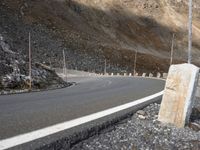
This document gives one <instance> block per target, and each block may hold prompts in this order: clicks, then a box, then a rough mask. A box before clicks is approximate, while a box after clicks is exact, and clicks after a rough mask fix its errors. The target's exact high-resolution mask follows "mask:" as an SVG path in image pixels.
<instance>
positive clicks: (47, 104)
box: [0, 77, 165, 140]
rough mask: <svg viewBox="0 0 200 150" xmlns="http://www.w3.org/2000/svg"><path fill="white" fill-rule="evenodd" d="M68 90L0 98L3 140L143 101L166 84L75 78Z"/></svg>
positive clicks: (0, 128) (141, 80)
mask: <svg viewBox="0 0 200 150" xmlns="http://www.w3.org/2000/svg"><path fill="white" fill-rule="evenodd" d="M70 80H71V81H75V82H77V85H74V86H72V87H69V88H64V89H59V90H51V91H45V92H35V93H26V94H18V95H9V96H0V140H2V139H6V138H9V137H13V136H16V135H19V134H22V133H27V132H30V131H34V130H37V129H41V128H44V127H47V126H51V125H54V124H57V123H61V122H65V121H68V120H72V119H75V118H79V117H82V116H85V115H89V114H92V113H95V112H99V111H102V110H105V109H108V108H111V107H114V106H118V105H121V104H125V103H128V102H131V101H134V100H137V99H139V98H143V97H146V96H149V95H152V94H155V93H157V92H160V91H162V90H163V89H164V84H165V82H164V81H162V80H156V79H144V78H133V77H74V78H71V79H70Z"/></svg>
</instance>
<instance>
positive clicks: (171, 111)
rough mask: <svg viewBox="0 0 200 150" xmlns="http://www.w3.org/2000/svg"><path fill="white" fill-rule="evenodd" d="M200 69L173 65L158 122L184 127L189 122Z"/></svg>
mask: <svg viewBox="0 0 200 150" xmlns="http://www.w3.org/2000/svg"><path fill="white" fill-rule="evenodd" d="M198 78H199V68H198V67H196V66H194V65H192V64H181V65H172V66H171V67H170V69H169V74H168V77H167V81H166V86H165V90H164V95H163V99H162V103H161V108H160V112H159V115H158V120H159V121H161V122H163V123H169V124H173V125H175V126H177V127H184V126H185V124H187V123H188V122H189V118H190V114H191V111H192V106H193V102H194V99H195V92H196V89H197V85H198Z"/></svg>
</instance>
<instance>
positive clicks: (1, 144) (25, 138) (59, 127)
mask: <svg viewBox="0 0 200 150" xmlns="http://www.w3.org/2000/svg"><path fill="white" fill-rule="evenodd" d="M163 92H164V91H161V92H159V93H156V94H153V95H150V96H148V97H145V98H141V99H138V100H136V101H133V102H130V103H127V104H123V105H120V106H117V107H113V108H110V109H107V110H104V111H100V112H97V113H94V114H91V115H87V116H84V117H81V118H77V119H74V120H71V121H66V122H63V123H59V124H56V125H53V126H49V127H46V128H43V129H39V130H36V131H32V132H29V133H25V134H21V135H17V136H14V137H11V138H8V139H4V140H0V150H4V149H8V148H12V147H15V146H17V145H21V144H24V143H27V142H30V141H34V140H36V139H39V138H43V137H46V136H48V135H52V134H55V133H57V132H60V131H63V130H67V129H70V128H72V127H75V126H78V125H81V124H84V123H87V122H90V121H93V120H96V119H99V118H102V117H105V116H108V115H111V114H114V113H116V112H119V111H122V110H125V109H128V108H131V107H133V106H136V105H138V104H141V103H143V102H147V101H150V100H152V99H154V98H157V97H159V96H162V95H163Z"/></svg>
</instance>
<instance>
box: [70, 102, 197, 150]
mask: <svg viewBox="0 0 200 150" xmlns="http://www.w3.org/2000/svg"><path fill="white" fill-rule="evenodd" d="M195 107H198V108H200V100H198V101H196V104H195ZM159 108H160V104H156V103H155V104H151V105H149V106H148V107H146V108H144V109H143V110H140V111H138V112H137V113H135V114H134V115H133V116H132V118H130V119H128V120H127V121H126V122H125V123H124V122H122V123H119V124H118V125H116V126H115V127H114V128H113V129H112V130H108V131H107V132H105V133H101V134H99V135H96V136H94V137H91V138H89V139H87V140H85V141H82V142H81V143H78V144H77V145H74V146H73V147H72V148H71V149H72V150H144V149H145V150H168V149H173V150H176V149H177V150H179V149H180V150H188V149H192V150H199V149H200V131H198V132H197V131H194V130H193V129H191V128H189V127H188V126H187V127H185V128H182V129H180V128H176V127H174V126H171V125H163V124H161V123H160V122H158V121H157V117H158V112H159ZM192 121H193V122H200V119H199V117H197V118H196V120H195V119H194V118H193V119H192Z"/></svg>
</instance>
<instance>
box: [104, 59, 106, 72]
mask: <svg viewBox="0 0 200 150" xmlns="http://www.w3.org/2000/svg"><path fill="white" fill-rule="evenodd" d="M106 66H107V62H106V59H105V65H104V75H106V73H107V69H106Z"/></svg>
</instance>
